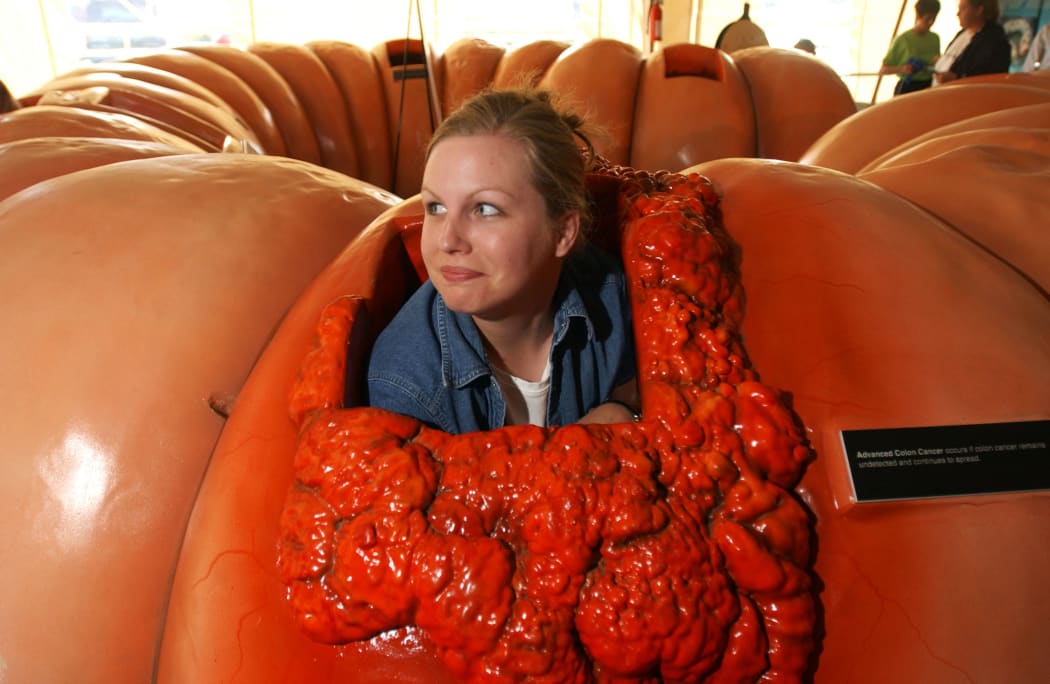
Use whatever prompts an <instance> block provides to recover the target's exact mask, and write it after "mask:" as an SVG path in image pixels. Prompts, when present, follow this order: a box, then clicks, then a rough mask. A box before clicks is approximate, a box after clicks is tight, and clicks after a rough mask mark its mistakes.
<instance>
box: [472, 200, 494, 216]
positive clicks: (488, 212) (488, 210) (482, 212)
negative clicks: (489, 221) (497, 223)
mask: <svg viewBox="0 0 1050 684" xmlns="http://www.w3.org/2000/svg"><path fill="white" fill-rule="evenodd" d="M474 211H476V212H477V213H478V215H479V216H498V215H499V213H500V211H499V209H497V208H496V207H494V206H493V205H491V204H488V203H486V202H482V203H481V204H479V205H478V206H477V207H476V208H475V209H474Z"/></svg>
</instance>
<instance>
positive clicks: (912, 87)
mask: <svg viewBox="0 0 1050 684" xmlns="http://www.w3.org/2000/svg"><path fill="white" fill-rule="evenodd" d="M940 11H941V3H940V2H938V1H937V0H919V1H918V2H916V3H915V24H914V25H913V26H912V27H911V28H910V29H908V30H907V31H905V32H904V33H902V34H900V35H899V36H897V37H896V38H894V39H893V43H891V44H890V49H889V50H888V51H887V52H886V56H885V57H884V58H883V60H882V68H880V69H879V73H880V74H897V75H898V76H899V77H900V78H898V79H897V85H896V87H894V89H893V94H894V95H903V94H905V93H912V92H915V91H917V90H925V89H926V88H929V87H930V86H931V85H932V84H933V73H932V71H931V67H932V66H933V63H934V62H935V61H936V60H937V58H938V57H939V56H940V54H941V38H940V36H938V35H937V34H936V33H934V32H933V31H931V30H930V27H931V26H933V22H935V21H936V20H937V14H938V13H939V12H940Z"/></svg>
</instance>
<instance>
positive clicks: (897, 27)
mask: <svg viewBox="0 0 1050 684" xmlns="http://www.w3.org/2000/svg"><path fill="white" fill-rule="evenodd" d="M907 6H908V0H902V1H901V11H900V12H898V13H897V24H896V25H895V26H894V27H893V35H892V36H890V45H893V39H894V38H896V37H897V31H899V30H900V28H901V19H903V18H904V9H905V8H906V7H907ZM880 85H882V70H881V69H880V70H879V77H878V78H877V79H875V90H873V91H871V104H875V98H876V97H877V96H878V94H879V86H880Z"/></svg>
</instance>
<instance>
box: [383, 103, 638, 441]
mask: <svg viewBox="0 0 1050 684" xmlns="http://www.w3.org/2000/svg"><path fill="white" fill-rule="evenodd" d="M582 127H583V122H582V120H581V119H580V118H579V117H577V116H575V115H573V114H569V113H565V114H562V113H560V112H559V111H558V110H556V109H555V107H554V106H553V105H552V102H551V96H550V94H549V93H547V92H545V91H541V90H532V89H520V90H494V91H487V92H483V93H481V94H480V95H476V96H474V97H473V98H470V99H469V100H467V101H466V102H465V103H464V104H463V105H462V106H461V107H460V108H459V109H457V110H456V112H454V113H453V114H452V115H451V116H449V117H448V118H447V119H446V120H445V121H444V122H442V124H441V125H440V126H439V127H438V130H437V131H436V132H435V133H434V137H433V138H432V140H431V142H430V146H429V148H428V150H427V156H426V166H425V168H424V172H423V182H422V190H421V197H422V201H423V206H424V212H425V213H424V219H423V231H422V238H421V242H420V244H421V251H422V256H423V261H424V264H425V265H426V269H427V274H428V276H429V279H428V280H427V282H426V283H424V284H423V285H422V286H421V287H420V288H419V290H417V291H416V292H415V293H414V294H413V295H412V297H410V298H409V300H408V302H406V304H405V305H404V306H403V307H402V309H401V310H400V311H399V312H398V314H397V315H396V316H395V318H394V320H393V321H392V322H391V323H390V325H389V326H387V328H386V329H385V330H384V331H383V332H382V333H381V334H380V336H379V338H378V340H377V341H376V344H375V346H374V347H373V350H372V356H371V358H370V360H369V368H368V393H369V396H368V403H369V404H370V405H371V406H378V407H380V408H385V409H388V410H391V411H394V412H397V413H401V414H405V415H410V416H413V417H415V418H418V419H419V420H421V421H423V422H425V423H427V424H429V425H431V426H434V427H437V428H440V429H442V430H445V431H447V432H450V433H462V432H470V431H474V430H488V429H493V428H499V427H502V426H504V425H514V424H525V423H532V424H535V425H541V426H547V425H564V424H568V423H573V422H577V421H581V422H628V421H630V420H632V419H635V418H636V416H637V414H636V413H635V410H634V408H629V407H628V406H625V405H624V404H620V403H618V402H616V401H612V400H614V399H620V400H623V401H626V402H630V406H631V407H634V406H636V405H637V404H636V403H634V395H635V394H636V389H635V383H634V375H635V367H634V364H635V361H634V344H633V332H632V328H631V319H630V306H629V304H628V300H627V291H626V282H625V277H624V273H623V266H622V264H621V263H620V261H619V258H618V257H616V256H613V255H612V254H609V253H607V252H605V251H603V250H601V249H599V248H598V247H595V246H593V245H591V244H589V243H588V242H586V241H585V240H584V239H583V238H582V235H581V231H582V229H583V227H584V226H585V225H586V224H587V216H588V197H587V192H586V186H585V183H584V173H585V171H586V168H587V166H588V164H589V163H590V162H591V161H592V160H593V156H594V152H593V148H592V146H591V144H590V142H589V141H588V139H587V137H586V136H585V135H584V134H583V133H582V130H581V129H582ZM581 143H582V144H583V146H584V148H585V149H586V151H587V153H586V157H585V154H584V151H583V150H582V149H581V146H580V144H581Z"/></svg>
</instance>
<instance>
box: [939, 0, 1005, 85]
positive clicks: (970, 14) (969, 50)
mask: <svg viewBox="0 0 1050 684" xmlns="http://www.w3.org/2000/svg"><path fill="white" fill-rule="evenodd" d="M958 16H959V26H961V27H962V30H960V31H959V32H958V33H957V34H955V37H954V38H952V42H951V43H949V44H948V48H947V49H946V50H945V51H944V54H943V55H942V56H941V58H940V59H939V60H937V64H935V65H934V74H933V83H934V85H937V84H940V83H948V82H950V81H954V80H956V79H960V78H966V77H967V76H978V75H980V74H997V73H1006V72H1007V71H1009V70H1010V41H1009V40H1008V39H1007V37H1006V31H1004V30H1003V27H1002V26H1000V25H999V0H959V12H958Z"/></svg>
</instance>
